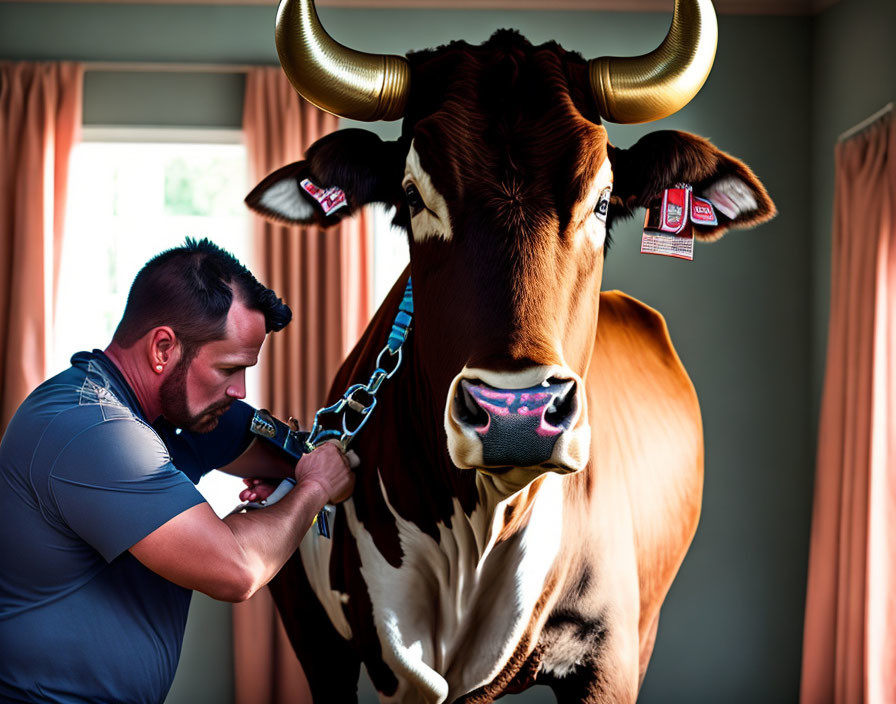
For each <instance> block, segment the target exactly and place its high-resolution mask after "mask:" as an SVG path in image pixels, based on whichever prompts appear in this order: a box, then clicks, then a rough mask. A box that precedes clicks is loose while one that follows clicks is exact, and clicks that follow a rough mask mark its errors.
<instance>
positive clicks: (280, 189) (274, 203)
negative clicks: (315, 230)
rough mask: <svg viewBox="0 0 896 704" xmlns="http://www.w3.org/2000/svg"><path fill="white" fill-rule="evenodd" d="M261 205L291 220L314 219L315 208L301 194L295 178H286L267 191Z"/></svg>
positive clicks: (263, 195) (260, 200) (260, 201)
mask: <svg viewBox="0 0 896 704" xmlns="http://www.w3.org/2000/svg"><path fill="white" fill-rule="evenodd" d="M258 202H259V205H261V206H263V207H265V208H267V209H269V210H272V211H273V212H275V213H279V214H280V215H282V216H283V217H285V218H288V219H290V220H299V221H308V220H311V219H313V218H314V206H312V205H311V204H310V203H309V202H308V201H307V199H306V198H305V197H304V196H302V195H301V194H300V193H299V187H298V185H296V180H295V179H294V178H285V179H283V180H282V181H277V182H275V183H274V184H273V185H272V186H271V187H270V188H267V189H265V191H264V192H263V193H262V194H261V198H260V199H259V201H258Z"/></svg>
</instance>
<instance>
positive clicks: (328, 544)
mask: <svg viewBox="0 0 896 704" xmlns="http://www.w3.org/2000/svg"><path fill="white" fill-rule="evenodd" d="M351 502H352V499H349V500H348V501H346V502H345V503H343V504H340V506H345V505H346V504H350V503H351ZM337 510H339V509H337ZM332 550H333V541H332V540H331V539H329V538H324V537H322V536H320V535H318V534H317V530H314V529H312V530H309V531H308V532H307V533H306V534H305V537H304V538H303V539H302V542H301V543H300V544H299V554H300V555H301V556H302V565H304V567H305V574H307V575H308V582H309V583H310V584H311V588H312V589H313V590H314V593H315V594H317V598H318V599H319V600H320V603H321V604H322V605H323V607H324V611H326V612H327V616H328V617H329V618H330V621H331V622H332V624H333V626H334V627H335V628H336V630H337V631H338V632H339V635H341V636H342V637H343V638H345V639H346V640H349V639H350V638H351V637H352V627H351V626H350V625H349V623H348V620H347V619H346V618H345V613H344V612H343V611H342V606H343V604H347V603H348V599H349V597H348V594H346V593H344V592H339V591H336V590H335V589H331V588H330V553H331V552H332Z"/></svg>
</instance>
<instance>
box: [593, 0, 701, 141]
mask: <svg viewBox="0 0 896 704" xmlns="http://www.w3.org/2000/svg"><path fill="white" fill-rule="evenodd" d="M718 38H719V27H718V22H717V21H716V13H715V10H714V9H713V6H712V0H675V14H674V15H673V16H672V26H671V27H670V28H669V33H668V34H667V35H666V38H665V39H664V40H663V43H662V44H660V45H659V47H657V48H656V49H654V50H653V51H651V52H650V53H649V54H644V55H643V56H632V57H624V58H623V57H618V56H602V57H601V58H599V59H592V60H591V61H590V62H589V64H588V71H589V74H590V76H591V89H592V90H593V91H594V97H595V98H596V99H597V105H598V108H599V109H600V114H601V115H602V116H603V117H605V118H606V119H607V120H609V121H610V122H619V123H634V122H650V121H651V120H659V119H660V118H662V117H666V116H667V115H671V114H672V113H674V112H677V111H678V110H681V108H683V107H684V106H685V105H687V104H688V103H689V102H690V101H691V99H692V98H693V97H694V96H695V95H697V92H698V91H699V90H700V88H701V87H702V86H703V83H704V82H705V81H706V78H707V76H709V71H710V69H712V62H713V60H714V59H715V56H716V43H717V42H718Z"/></svg>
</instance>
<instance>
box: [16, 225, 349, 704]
mask: <svg viewBox="0 0 896 704" xmlns="http://www.w3.org/2000/svg"><path fill="white" fill-rule="evenodd" d="M291 315H292V314H291V312H290V310H289V308H288V307H287V306H286V305H284V304H283V303H282V301H280V300H279V299H278V298H277V296H276V295H275V294H274V293H273V291H271V290H269V289H267V288H265V287H264V286H262V285H261V284H260V283H259V282H258V281H257V280H256V279H255V277H254V276H253V275H252V274H251V273H250V272H249V271H248V270H247V269H245V267H243V266H242V265H241V264H240V263H239V262H238V261H237V260H236V259H234V258H233V257H232V256H231V255H230V254H228V253H227V252H224V251H223V250H221V249H219V248H218V247H216V246H215V245H214V244H212V243H211V242H209V241H207V240H202V241H200V242H196V241H192V240H187V243H186V245H184V246H182V247H179V248H176V249H172V250H168V251H167V252H163V253H162V254H160V255H159V256H157V257H156V258H154V259H153V260H151V261H150V262H149V263H147V264H146V266H145V267H144V268H143V269H142V270H141V271H140V273H139V274H138V275H137V277H136V279H135V280H134V283H133V286H132V288H131V291H130V294H129V297H128V303H127V307H126V310H125V313H124V316H123V317H122V320H121V323H120V324H119V326H118V329H117V330H116V332H115V335H114V337H113V340H112V343H111V344H110V345H109V346H108V348H107V349H106V350H105V352H101V351H99V350H94V351H93V352H90V353H88V352H81V353H78V354H76V355H75V356H74V357H73V358H72V366H71V367H70V368H69V369H68V370H66V371H64V372H62V373H61V374H59V375H57V376H55V377H53V378H52V379H50V380H48V381H46V382H44V383H43V384H41V385H40V386H39V387H38V388H37V389H35V390H34V391H33V392H32V393H31V395H30V396H29V397H28V398H27V399H26V400H25V401H24V402H23V403H22V405H21V406H20V407H19V409H18V411H17V412H16V415H15V416H14V417H13V419H12V421H11V422H10V424H9V427H8V428H7V431H6V433H5V435H4V437H3V441H2V443H0V477H2V479H3V481H2V483H0V489H2V491H0V515H2V517H3V518H2V520H3V528H4V529H3V530H2V531H0V653H2V655H0V700H2V701H40V702H46V701H52V702H81V701H83V702H88V701H89V702H161V701H162V700H164V698H165V695H166V694H167V692H168V689H169V687H170V686H171V681H172V679H173V678H174V673H175V669H176V667H177V661H178V658H179V656H180V648H181V643H182V640H183V633H184V627H185V624H186V617H187V609H188V607H189V602H190V596H191V594H192V592H191V590H193V589H198V590H200V591H202V592H205V593H206V594H208V595H209V596H212V597H214V598H216V599H222V600H225V601H242V600H244V599H247V598H248V597H249V596H251V595H252V594H253V593H254V592H255V591H256V590H257V589H259V588H260V587H261V586H263V585H264V584H266V583H267V582H268V581H269V580H270V579H271V578H272V577H273V576H274V574H275V573H276V572H277V571H278V570H279V569H280V567H281V566H282V565H283V563H284V562H285V561H286V560H287V558H289V556H290V555H291V554H292V553H293V551H294V550H295V549H296V547H297V546H298V544H299V541H300V540H301V538H302V536H303V535H304V534H305V532H306V531H307V530H308V528H309V526H310V525H311V522H312V520H313V518H314V516H315V515H316V514H317V512H318V511H319V510H320V509H321V508H322V507H323V506H324V504H326V503H327V502H339V501H342V500H344V499H346V498H348V496H349V495H350V493H351V490H352V487H353V485H354V476H353V474H352V472H351V469H350V467H349V462H348V460H347V458H346V457H345V456H344V455H343V454H342V453H341V452H340V451H339V450H338V449H337V447H336V446H335V445H332V444H328V445H325V446H323V447H321V448H319V449H318V450H316V451H315V452H313V453H311V454H310V455H307V456H306V457H304V458H303V459H302V460H301V461H300V462H299V463H298V464H297V465H295V466H294V467H293V464H292V463H290V462H288V461H287V460H286V459H285V458H284V457H281V456H280V455H279V453H278V451H277V450H276V449H274V448H273V446H271V445H268V444H267V443H265V442H263V441H252V440H251V439H250V437H251V436H250V435H249V433H248V432H247V429H248V424H249V419H250V417H251V414H252V409H251V408H250V407H249V406H248V405H246V404H245V403H243V402H242V401H241V400H240V399H242V398H244V397H245V371H246V368H247V367H250V366H252V365H254V364H255V363H256V361H257V357H258V352H259V350H260V348H261V345H262V342H263V341H264V339H265V336H266V334H267V333H268V332H271V331H277V330H280V329H281V328H283V327H284V326H285V325H286V324H287V323H288V322H289V320H290V318H291ZM212 468H222V469H224V470H225V471H232V472H234V473H237V474H240V475H241V476H247V477H258V476H267V477H285V476H293V474H294V476H295V479H296V480H297V486H296V488H295V489H293V491H291V492H290V493H289V494H287V496H286V497H285V498H283V499H281V500H280V501H279V502H278V503H276V504H275V505H273V506H270V507H268V508H265V509H263V510H260V511H255V512H252V513H245V514H237V515H232V516H228V517H227V518H225V519H223V520H221V519H219V518H218V517H217V516H216V515H215V514H214V512H213V511H212V509H211V507H210V506H209V505H208V504H207V503H205V502H204V500H203V499H202V497H201V495H200V494H199V493H198V491H197V490H196V488H195V486H194V484H195V482H197V481H198V480H199V478H200V476H201V475H202V474H203V473H205V472H207V471H209V470H210V469H212ZM263 494H264V491H263V490H262V489H261V488H258V489H257V490H256V489H253V488H248V489H246V490H245V491H244V492H243V498H254V497H255V496H256V495H259V496H260V495H263Z"/></svg>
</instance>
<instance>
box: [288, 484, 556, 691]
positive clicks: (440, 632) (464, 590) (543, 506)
mask: <svg viewBox="0 0 896 704" xmlns="http://www.w3.org/2000/svg"><path fill="white" fill-rule="evenodd" d="M421 469H422V468H421ZM478 486H479V493H480V501H481V503H480V505H479V506H478V507H477V509H476V510H475V511H474V512H473V514H472V515H471V516H466V515H465V514H464V513H463V511H462V510H461V507H460V503H459V502H458V500H457V499H454V515H453V516H452V518H451V520H450V522H449V524H448V525H445V524H443V523H439V524H438V530H439V540H438V541H435V540H433V539H432V537H430V536H429V535H427V534H426V533H424V532H423V531H421V530H420V529H419V528H418V527H417V526H416V525H414V524H413V523H411V522H409V521H406V520H404V519H403V518H401V517H400V516H398V515H397V513H396V512H395V510H394V509H393V507H392V505H391V503H389V500H388V496H387V494H386V490H385V487H384V486H383V485H382V481H381V482H380V487H381V490H382V492H383V496H384V497H385V499H386V503H387V505H388V507H389V510H390V511H392V514H393V515H394V516H395V523H396V527H397V529H398V534H399V540H400V543H401V549H402V552H403V558H402V565H401V567H399V568H397V569H396V568H394V567H392V566H391V565H390V564H389V563H388V561H387V560H386V559H385V558H384V557H383V556H382V555H381V554H380V552H379V551H378V550H377V549H376V544H375V543H374V540H373V537H372V536H371V534H370V533H369V532H368V531H367V529H366V528H365V526H364V525H363V524H362V523H361V522H360V521H359V520H358V517H357V514H356V512H355V508H354V504H353V503H352V501H347V502H345V503H344V504H340V506H339V507H337V510H343V509H344V510H345V512H346V519H347V522H348V527H349V530H350V531H351V533H352V535H353V536H354V538H355V540H356V543H357V546H358V553H359V555H360V558H361V574H362V575H363V577H364V580H365V581H366V582H367V585H368V593H369V596H370V600H371V603H372V604H373V620H374V623H375V625H376V630H377V634H378V635H379V639H380V643H381V645H382V649H383V660H384V661H385V662H386V664H387V665H388V666H389V667H390V669H391V670H392V671H393V672H394V674H395V676H396V677H397V679H398V688H397V690H396V691H395V693H394V694H393V695H392V696H391V697H385V698H382V699H381V701H382V702H396V703H398V702H402V703H404V702H420V703H425V704H441V703H442V702H450V701H454V700H455V699H456V698H457V697H459V696H461V695H462V694H465V693H467V692H470V691H472V690H474V689H476V688H477V687H481V686H482V685H485V684H487V683H488V682H490V681H492V680H493V679H494V678H495V677H496V676H497V675H498V674H499V673H500V672H501V670H502V669H503V668H504V667H505V666H506V664H507V661H508V660H509V658H510V657H511V656H512V655H513V653H514V650H515V649H516V647H517V645H518V643H519V641H520V639H521V637H522V636H523V634H524V632H525V630H526V628H527V627H528V625H529V622H530V620H531V619H532V617H533V610H534V608H535V605H536V604H537V602H538V600H539V599H540V597H541V594H542V592H543V590H544V585H545V580H546V578H547V576H548V573H549V571H550V569H551V567H552V565H553V564H554V561H555V560H556V557H557V555H558V553H559V550H560V538H561V533H562V531H561V530H560V526H562V525H563V484H562V480H561V478H560V477H559V476H557V475H550V476H546V477H545V478H544V479H543V480H542V481H541V482H540V483H539V484H538V486H537V487H534V488H533V487H527V488H526V489H524V491H525V492H529V491H533V492H537V494H535V496H534V499H533V501H532V507H531V513H530V515H529V521H528V523H527V524H526V526H525V527H524V528H522V529H521V530H520V531H519V532H518V533H517V534H515V535H513V536H511V537H510V538H509V539H506V540H502V541H501V542H500V543H497V538H498V534H499V532H500V528H501V526H502V521H503V515H504V508H505V506H506V504H507V502H508V498H507V497H506V496H502V495H500V494H497V493H495V492H494V491H493V489H492V488H491V487H490V485H489V484H488V482H487V481H486V482H478ZM520 498H521V499H525V498H526V495H521V497H520ZM311 533H313V531H311ZM310 543H317V544H323V545H321V546H315V547H314V548H313V549H312V546H311V545H310ZM329 543H330V541H329V540H327V539H326V538H320V537H319V536H317V535H310V534H309V537H306V539H305V540H304V541H303V542H302V559H303V562H304V563H305V566H306V570H308V572H309V579H310V580H311V584H312V587H313V588H314V591H315V593H316V594H317V595H318V598H320V600H321V602H322V603H324V608H326V609H327V613H328V614H330V617H331V618H333V612H334V610H335V611H337V612H338V613H337V618H336V619H334V622H335V623H336V625H337V629H338V630H339V631H340V633H343V634H344V633H348V632H350V629H349V627H348V624H347V623H345V621H344V618H343V617H342V616H341V609H335V607H336V606H338V600H339V598H340V597H339V594H338V592H335V591H333V590H331V589H330V588H329V583H328V574H329V570H328V568H327V564H328V558H329V547H328V544H329ZM306 555H307V556H308V557H309V558H310V559H306Z"/></svg>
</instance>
